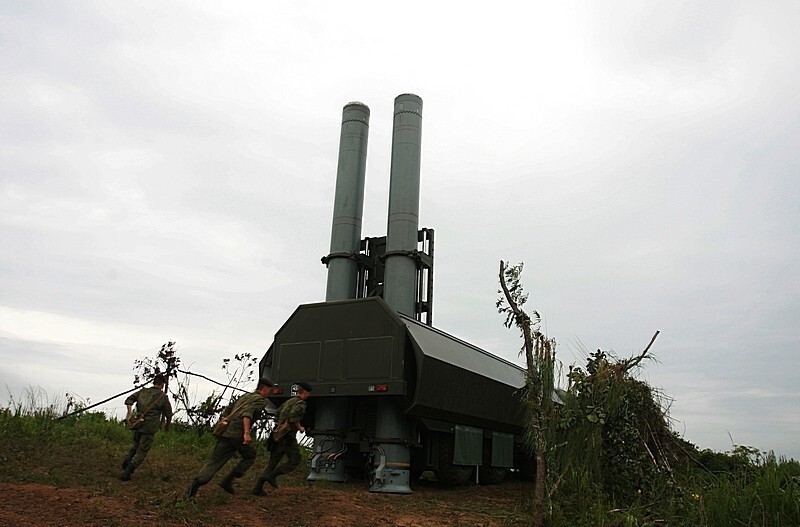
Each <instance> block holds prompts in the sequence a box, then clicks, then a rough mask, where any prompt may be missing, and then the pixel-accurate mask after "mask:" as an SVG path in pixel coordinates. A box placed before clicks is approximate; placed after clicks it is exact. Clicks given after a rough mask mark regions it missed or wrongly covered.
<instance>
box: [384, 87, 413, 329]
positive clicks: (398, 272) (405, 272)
mask: <svg viewBox="0 0 800 527" xmlns="http://www.w3.org/2000/svg"><path fill="white" fill-rule="evenodd" d="M421 149H422V99H421V98H419V97H418V96H416V95H413V94H404V95H398V96H397V98H395V100H394V128H393V133H392V168H391V180H390V183H389V221H388V227H387V235H386V270H385V276H384V286H383V287H384V293H383V299H384V300H386V303H387V304H389V305H390V306H392V307H393V308H394V309H396V310H397V311H399V312H400V313H403V314H404V315H407V316H410V317H413V316H414V313H415V307H416V306H415V305H414V303H415V296H416V290H417V288H416V276H417V263H416V261H415V260H414V259H413V258H412V257H411V256H410V255H407V254H405V253H407V252H410V251H414V250H416V248H417V232H418V231H419V173H420V157H421V156H420V152H421Z"/></svg>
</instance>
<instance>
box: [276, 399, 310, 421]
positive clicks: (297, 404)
mask: <svg viewBox="0 0 800 527" xmlns="http://www.w3.org/2000/svg"><path fill="white" fill-rule="evenodd" d="M305 415H306V402H305V401H304V400H302V399H301V398H300V397H292V398H291V399H289V400H288V401H286V402H285V403H283V404H282V405H281V407H280V408H278V412H277V413H276V414H275V422H276V423H281V422H283V421H288V422H290V423H299V422H300V421H302V420H303V416H305Z"/></svg>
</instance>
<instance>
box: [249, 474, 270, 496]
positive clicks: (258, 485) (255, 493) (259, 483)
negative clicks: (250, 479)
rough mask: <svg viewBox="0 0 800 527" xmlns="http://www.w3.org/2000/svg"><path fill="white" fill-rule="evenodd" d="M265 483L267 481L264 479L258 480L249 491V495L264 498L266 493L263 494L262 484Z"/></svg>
mask: <svg viewBox="0 0 800 527" xmlns="http://www.w3.org/2000/svg"><path fill="white" fill-rule="evenodd" d="M266 482H267V480H266V479H265V478H258V480H257V481H256V486H255V487H253V490H252V491H250V494H252V495H253V496H266V495H267V493H266V492H264V483H266Z"/></svg>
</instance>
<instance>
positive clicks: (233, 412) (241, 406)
mask: <svg viewBox="0 0 800 527" xmlns="http://www.w3.org/2000/svg"><path fill="white" fill-rule="evenodd" d="M248 395H250V394H249V393H246V394H244V395H242V396H241V397H240V398H239V400H238V401H236V404H234V405H233V409H232V410H231V413H229V414H228V415H226V416H225V417H224V419H230V418H232V417H234V416H235V415H236V414H237V412H239V411H240V410H244V406H245V405H244V403H245V401H243V399H246V398H247V396H248Z"/></svg>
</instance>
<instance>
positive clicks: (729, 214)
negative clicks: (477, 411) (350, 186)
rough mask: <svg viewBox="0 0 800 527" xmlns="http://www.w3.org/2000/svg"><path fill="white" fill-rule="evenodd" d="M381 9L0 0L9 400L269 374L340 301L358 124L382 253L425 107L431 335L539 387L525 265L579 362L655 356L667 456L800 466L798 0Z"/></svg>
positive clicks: (566, 355)
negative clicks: (438, 333)
mask: <svg viewBox="0 0 800 527" xmlns="http://www.w3.org/2000/svg"><path fill="white" fill-rule="evenodd" d="M387 5H389V4H386V3H383V2H324V1H319V2H297V1H276V2H112V3H108V2H96V3H95V2H54V1H48V2H37V1H25V2H22V1H16V2H15V1H11V2H2V3H0V27H1V28H2V30H0V94H1V95H0V210H1V211H2V212H1V213H0V214H1V215H2V223H0V236H1V238H0V242H1V243H2V251H1V252H0V386H2V387H3V389H2V391H3V394H2V396H3V397H4V398H5V399H6V400H7V399H8V397H9V396H14V397H15V398H16V399H20V398H21V397H22V394H23V392H24V390H25V389H26V388H29V387H32V386H35V387H41V388H43V389H44V390H46V391H47V393H49V394H52V396H53V397H54V398H55V397H57V396H58V394H62V393H66V392H67V391H69V392H71V393H74V394H76V395H78V396H79V397H82V398H89V399H90V400H91V401H99V400H101V399H103V398H105V397H108V396H110V395H113V394H115V393H118V392H120V391H122V390H124V389H126V388H127V387H129V386H130V385H131V381H132V375H131V371H132V367H133V362H134V360H135V359H136V358H140V357H142V356H146V355H149V356H152V355H153V354H154V353H155V352H156V351H157V350H158V348H159V347H160V346H161V344H162V343H164V342H166V341H168V340H174V341H177V343H178V347H179V349H180V354H181V356H182V357H183V362H184V364H185V365H186V366H190V367H191V369H192V370H193V371H195V372H197V373H202V374H205V375H208V376H211V377H214V378H220V377H221V371H220V366H221V360H222V358H224V357H231V356H232V355H233V354H235V353H240V352H245V351H248V352H251V353H254V354H257V355H259V356H261V355H263V353H264V352H265V351H266V349H267V347H268V346H269V345H270V343H271V341H272V337H273V335H274V333H275V332H276V331H277V330H278V328H279V327H280V326H281V324H282V323H283V322H284V321H285V320H286V318H288V316H289V315H290V314H291V313H292V311H293V310H294V308H295V307H296V306H297V305H298V304H302V303H308V302H316V301H321V300H324V297H325V283H326V270H325V267H324V266H323V265H322V264H321V263H320V257H321V256H323V255H325V254H327V252H328V249H329V235H330V228H331V217H332V200H333V194H334V183H335V177H336V164H337V148H338V141H339V131H340V123H341V112H342V107H343V106H344V105H345V104H346V103H348V102H350V101H353V100H358V101H361V102H363V103H365V104H367V105H368V106H369V107H370V109H371V111H372V116H371V122H370V137H369V150H368V167H367V183H366V204H365V211H364V228H363V235H364V236H382V235H384V234H385V233H386V209H387V200H388V188H389V168H390V162H389V161H390V155H391V128H392V111H393V100H394V97H395V96H397V95H399V94H401V93H408V92H410V93H415V94H417V95H419V96H420V97H422V99H423V101H424V110H423V129H422V140H423V144H422V183H421V192H422V197H421V205H420V226H421V227H431V228H434V229H435V230H436V263H435V286H436V292H435V312H434V323H435V325H436V326H437V327H438V328H439V329H442V330H444V331H446V332H448V333H451V334H453V335H455V336H457V337H459V338H461V339H464V340H466V341H469V342H471V343H474V344H476V345H478V346H481V347H483V348H485V349H487V350H490V351H492V352H494V353H496V354H498V355H501V356H503V357H506V358H509V359H511V360H515V361H516V362H518V363H520V364H521V363H522V360H521V359H519V358H518V356H517V351H518V349H519V346H520V340H519V337H518V334H517V333H516V332H515V331H512V330H507V329H505V328H504V327H503V326H502V318H501V317H500V315H498V314H497V312H496V310H495V300H496V299H497V288H498V281H497V272H498V266H499V261H500V259H505V260H507V261H510V262H512V263H516V262H520V261H523V262H525V272H524V274H523V279H524V284H525V286H526V288H527V289H528V290H529V291H530V292H531V298H530V300H529V302H528V307H529V308H531V309H533V308H535V309H537V310H538V311H539V312H540V313H542V315H543V316H544V317H545V324H544V327H545V329H546V331H547V333H548V334H549V335H550V336H552V337H555V338H556V339H557V340H558V342H559V357H560V359H561V361H562V362H564V364H566V365H569V364H573V363H574V364H577V365H583V364H584V362H585V357H586V354H587V353H588V352H590V351H592V350H595V349H597V348H602V349H604V350H613V351H614V352H615V353H616V354H618V355H619V356H622V357H626V356H630V355H633V354H635V353H638V352H640V351H641V350H642V349H643V348H644V347H645V346H646V345H647V343H648V342H649V340H650V338H651V336H652V335H653V333H654V332H655V331H656V330H660V331H661V334H660V335H659V337H658V339H657V340H656V342H655V344H654V345H653V348H652V351H653V352H654V353H655V355H656V356H657V357H658V359H659V361H660V362H659V363H657V364H656V363H649V364H646V367H645V371H644V373H643V378H644V379H645V380H648V381H649V382H651V383H652V384H654V385H655V386H657V387H660V388H661V389H662V390H663V391H664V392H665V393H666V394H667V395H669V396H671V397H672V398H673V399H674V402H673V404H672V407H671V410H670V414H671V416H672V417H673V419H674V420H675V425H674V426H675V429H676V430H677V431H678V432H679V433H681V434H682V435H683V436H684V437H685V438H686V439H688V440H689V441H691V442H693V443H695V444H697V445H698V446H699V447H701V448H712V449H714V450H720V451H726V450H730V449H731V448H732V446H733V445H734V444H737V445H751V446H755V447H756V448H759V449H761V450H775V451H776V453H778V454H784V455H787V456H791V457H794V458H796V459H800V444H799V443H800V442H798V439H797V438H798V437H800V412H798V410H797V409H798V408H800V387H798V386H800V383H798V366H800V359H799V358H798V357H799V356H798V352H799V351H800V349H798V348H800V327H799V325H798V319H800V301H799V300H798V299H799V298H800V273H798V264H800V243H798V241H799V240H798V228H800V97H798V93H800V66H799V65H800V36H798V32H797V28H798V27H800V2H798V1H797V0H783V1H782V0H775V1H766V2H762V1H756V0H753V1H730V0H710V1H691V2H690V1H674V0H673V1H650V2H643V1H641V0H636V1H633V0H631V1H614V2H588V1H587V2H577V1H564V2H519V3H509V2H490V3H486V2H461V3H458V4H453V3H437V2H404V3H402V4H392V7H391V8H389V7H385V6H387ZM439 5H441V6H442V7H438V6H439ZM120 407H122V399H117V400H115V401H113V402H112V403H109V405H107V406H106V408H107V409H108V410H109V411H116V409H119V408H120Z"/></svg>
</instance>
